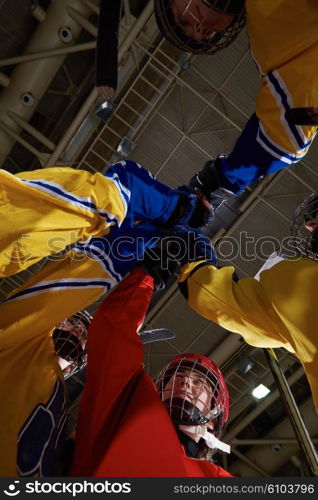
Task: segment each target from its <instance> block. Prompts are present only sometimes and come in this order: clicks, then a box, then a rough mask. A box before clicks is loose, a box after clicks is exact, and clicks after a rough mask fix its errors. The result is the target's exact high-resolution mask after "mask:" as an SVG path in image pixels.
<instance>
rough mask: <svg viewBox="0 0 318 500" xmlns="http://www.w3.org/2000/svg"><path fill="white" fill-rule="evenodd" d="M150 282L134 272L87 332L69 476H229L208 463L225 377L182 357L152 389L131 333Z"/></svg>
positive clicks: (220, 419) (224, 411)
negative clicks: (84, 370) (84, 371)
mask: <svg viewBox="0 0 318 500" xmlns="http://www.w3.org/2000/svg"><path fill="white" fill-rule="evenodd" d="M153 289H154V280H153V278H152V277H151V276H149V275H148V274H145V273H144V272H143V271H142V270H141V269H135V270H134V271H133V272H132V273H131V274H130V275H129V276H128V277H127V278H125V279H124V280H123V281H122V282H121V283H120V285H119V286H118V288H117V289H116V290H115V292H113V293H112V294H111V295H110V296H108V297H107V298H106V299H105V300H104V302H103V303H102V305H101V306H100V308H99V310H98V312H97V313H96V315H95V317H94V320H93V323H92V325H91V328H90V331H89V340H88V369H87V378H86V384H85V389H84V393H83V396H82V400H81V405H80V410H79V418H78V428H77V432H76V448H75V456H74V461H73V466H72V468H71V475H73V476H97V477H100V476H108V477H140V476H143V477H145V476H147V477H168V476H174V477H176V476H179V477H187V476H189V477H227V476H230V474H229V473H228V472H227V471H225V470H224V469H222V468H221V467H219V466H218V465H216V464H214V463H213V462H212V461H211V460H210V458H209V457H210V455H212V454H213V449H216V448H220V449H222V450H224V451H228V447H227V445H225V444H224V443H222V442H221V441H220V440H219V436H220V432H221V430H222V427H223V425H224V424H225V422H226V420H227V418H228V410H229V401H228V392H227V388H226V385H225V381H224V378H223V376H222V374H221V372H220V370H219V369H218V368H217V366H216V365H214V363H213V362H212V361H211V360H210V359H208V358H206V357H205V356H201V355H194V354H182V355H179V356H176V357H175V358H173V360H172V361H171V362H170V363H169V364H168V365H167V366H166V367H165V368H164V369H163V370H162V372H161V374H160V375H159V377H158V379H157V382H156V386H155V385H154V383H153V381H152V379H151V378H150V376H149V375H148V374H147V373H146V371H145V370H144V367H143V354H144V352H143V344H142V341H141V339H140V337H139V335H138V334H137V331H138V329H139V327H140V326H141V324H142V322H143V319H144V316H145V313H146V310H147V307H148V305H149V301H150V299H151V297H152V294H153Z"/></svg>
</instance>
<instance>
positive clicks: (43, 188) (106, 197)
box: [0, 168, 126, 277]
mask: <svg viewBox="0 0 318 500" xmlns="http://www.w3.org/2000/svg"><path fill="white" fill-rule="evenodd" d="M0 207H1V218H0V277H5V276H10V275H12V274H15V273H17V272H19V271H21V270H23V269H26V268H27V267H29V266H30V265H32V264H35V263H36V262H38V261H39V260H41V259H42V258H43V257H45V256H47V255H51V254H54V253H58V252H60V251H61V250H62V249H64V248H65V247H66V246H68V245H70V244H72V243H74V242H76V241H79V240H81V241H85V240H87V239H89V238H90V237H97V236H104V235H105V234H107V233H108V232H109V228H110V226H112V225H113V224H115V222H118V224H119V225H120V224H121V222H122V221H123V219H124V218H125V215H126V207H125V206H124V203H123V201H122V198H121V196H120V193H119V191H118V189H117V188H116V186H115V184H114V183H113V182H112V181H111V180H110V179H108V178H107V177H104V176H103V175H102V174H100V173H96V174H91V173H89V172H86V171H83V170H75V169H72V168H48V169H43V170H35V171H32V172H22V173H21V174H17V175H12V174H10V173H8V172H6V171H4V170H0Z"/></svg>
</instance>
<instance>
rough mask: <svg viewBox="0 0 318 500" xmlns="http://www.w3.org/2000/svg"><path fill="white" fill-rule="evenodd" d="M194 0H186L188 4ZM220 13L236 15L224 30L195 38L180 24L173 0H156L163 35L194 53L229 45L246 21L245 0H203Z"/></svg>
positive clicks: (157, 18)
mask: <svg viewBox="0 0 318 500" xmlns="http://www.w3.org/2000/svg"><path fill="white" fill-rule="evenodd" d="M191 1H192V0H185V2H187V3H188V4H190V3H191ZM201 1H202V2H203V3H204V4H205V5H206V6H208V7H211V9H213V10H214V11H217V12H219V13H223V14H228V15H234V16H235V17H234V19H233V21H232V23H231V24H230V25H229V26H228V27H227V28H226V29H225V30H224V31H222V32H219V33H216V34H215V35H214V36H211V37H208V38H206V39H203V40H195V39H193V38H191V36H189V34H187V33H186V32H185V31H184V30H183V29H182V27H181V26H179V25H178V24H177V23H176V22H175V20H174V17H173V14H172V10H171V7H170V3H171V0H155V17H156V21H157V24H158V28H159V30H160V32H161V33H162V35H163V36H164V37H165V38H166V39H167V40H168V41H169V42H170V43H172V45H174V46H175V47H177V48H178V49H180V50H182V51H185V52H191V53H193V54H214V53H215V52H217V51H218V50H221V49H223V48H225V47H227V46H228V45H229V44H230V43H231V42H232V41H233V40H234V38H235V37H236V36H237V35H238V34H239V32H240V31H241V29H242V28H243V26H244V25H245V22H246V14H245V8H244V5H245V0H201ZM185 8H187V5H186V4H185Z"/></svg>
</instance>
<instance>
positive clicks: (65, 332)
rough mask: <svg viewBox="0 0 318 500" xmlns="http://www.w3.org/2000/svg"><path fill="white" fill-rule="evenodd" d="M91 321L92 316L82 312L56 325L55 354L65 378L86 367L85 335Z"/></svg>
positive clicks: (54, 336) (54, 335) (53, 336)
mask: <svg viewBox="0 0 318 500" xmlns="http://www.w3.org/2000/svg"><path fill="white" fill-rule="evenodd" d="M91 321H92V316H91V315H90V314H89V313H88V312H87V311H84V310H83V311H80V312H78V313H76V314H74V315H73V316H71V317H70V318H67V319H66V320H64V321H61V322H60V323H58V324H57V325H56V327H55V329H54V331H53V334H52V338H53V342H54V348H55V352H56V354H57V356H58V357H59V362H60V366H61V368H62V370H63V373H64V376H65V377H66V378H67V377H70V376H71V375H73V374H74V373H75V372H77V371H78V370H80V369H81V368H83V367H84V366H85V365H86V362H87V333H88V328H89V325H90V324H91Z"/></svg>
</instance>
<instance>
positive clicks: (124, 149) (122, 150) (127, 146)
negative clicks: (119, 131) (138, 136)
mask: <svg viewBox="0 0 318 500" xmlns="http://www.w3.org/2000/svg"><path fill="white" fill-rule="evenodd" d="M135 147H136V144H135V143H134V141H131V140H130V139H128V137H123V138H122V140H121V141H120V143H119V144H118V146H117V153H118V154H120V156H125V157H126V156H128V155H129V154H130V153H131V152H132V151H133V150H134V149H135Z"/></svg>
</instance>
